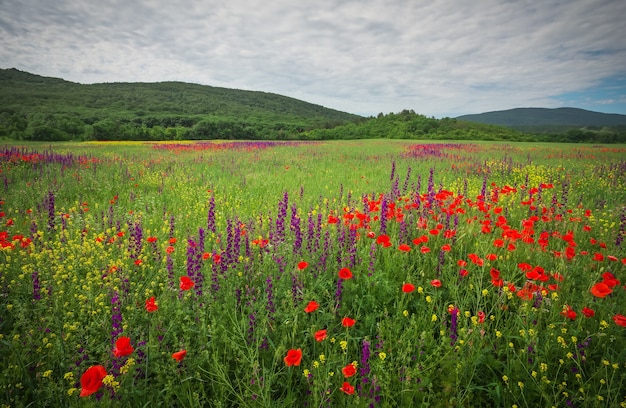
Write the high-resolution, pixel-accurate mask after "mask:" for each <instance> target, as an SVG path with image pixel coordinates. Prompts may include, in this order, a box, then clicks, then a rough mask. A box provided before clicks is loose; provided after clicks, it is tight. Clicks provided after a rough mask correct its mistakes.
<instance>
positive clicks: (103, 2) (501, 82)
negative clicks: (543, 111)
mask: <svg viewBox="0 0 626 408" xmlns="http://www.w3.org/2000/svg"><path fill="white" fill-rule="evenodd" d="M625 21H626V1H623V0H542V1H535V0H472V1H465V0H428V1H425V0H358V1H349V0H314V1H313V0H269V1H268V0H219V1H218V0H175V1H174V0H169V1H165V0H97V1H94V0H0V68H17V69H19V70H22V71H27V72H30V73H33V74H37V75H43V76H50V77H57V78H63V79H65V80H68V81H72V82H78V83H84V84H87V83H100V82H161V81H183V82H191V83H196V84H203V85H211V86H219V87H226V88H235V89H247V90H254V91H263V92H271V93H277V94H281V95H285V96H290V97H293V98H297V99H301V100H304V101H307V102H311V103H315V104H318V105H322V106H325V107H328V108H332V109H337V110H340V111H344V112H350V113H355V114H358V115H363V116H371V115H374V116H375V115H377V114H378V113H380V112H382V113H385V114H386V113H391V112H400V111H402V110H404V109H409V110H414V111H415V112H416V113H419V114H423V115H426V116H434V117H437V118H441V117H446V116H448V117H456V116H459V115H464V114H472V113H481V112H488V111H495V110H504V109H511V108H518V107H545V108H556V107H563V106H568V107H577V108H582V109H588V110H594V111H598V112H606V113H620V114H626V40H625V39H626V23H624V22H625Z"/></svg>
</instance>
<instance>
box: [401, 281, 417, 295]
mask: <svg viewBox="0 0 626 408" xmlns="http://www.w3.org/2000/svg"><path fill="white" fill-rule="evenodd" d="M414 290H415V285H413V284H411V283H405V284H404V285H402V291H403V292H404V293H411V292H413V291H414Z"/></svg>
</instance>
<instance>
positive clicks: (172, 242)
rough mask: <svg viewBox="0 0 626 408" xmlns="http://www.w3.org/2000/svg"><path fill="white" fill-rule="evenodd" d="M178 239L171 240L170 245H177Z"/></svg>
mask: <svg viewBox="0 0 626 408" xmlns="http://www.w3.org/2000/svg"><path fill="white" fill-rule="evenodd" d="M176 241H177V239H176V238H170V239H169V240H168V241H167V242H169V243H170V245H174V244H175V243H176Z"/></svg>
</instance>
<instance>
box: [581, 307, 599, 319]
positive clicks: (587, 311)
mask: <svg viewBox="0 0 626 408" xmlns="http://www.w3.org/2000/svg"><path fill="white" fill-rule="evenodd" d="M581 312H582V314H584V315H585V317H593V315H595V314H596V312H595V311H593V310H592V309H589V308H588V307H583V310H581Z"/></svg>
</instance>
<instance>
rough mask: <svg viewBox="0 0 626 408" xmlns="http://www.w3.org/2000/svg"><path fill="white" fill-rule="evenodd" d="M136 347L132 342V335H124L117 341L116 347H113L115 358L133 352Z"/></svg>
mask: <svg viewBox="0 0 626 408" xmlns="http://www.w3.org/2000/svg"><path fill="white" fill-rule="evenodd" d="M133 351H135V349H134V348H133V346H132V345H131V344H130V337H126V336H122V337H120V338H119V339H117V341H116V342H115V347H114V348H113V354H114V355H115V358H120V357H124V356H128V355H130V354H132V353H133Z"/></svg>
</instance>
